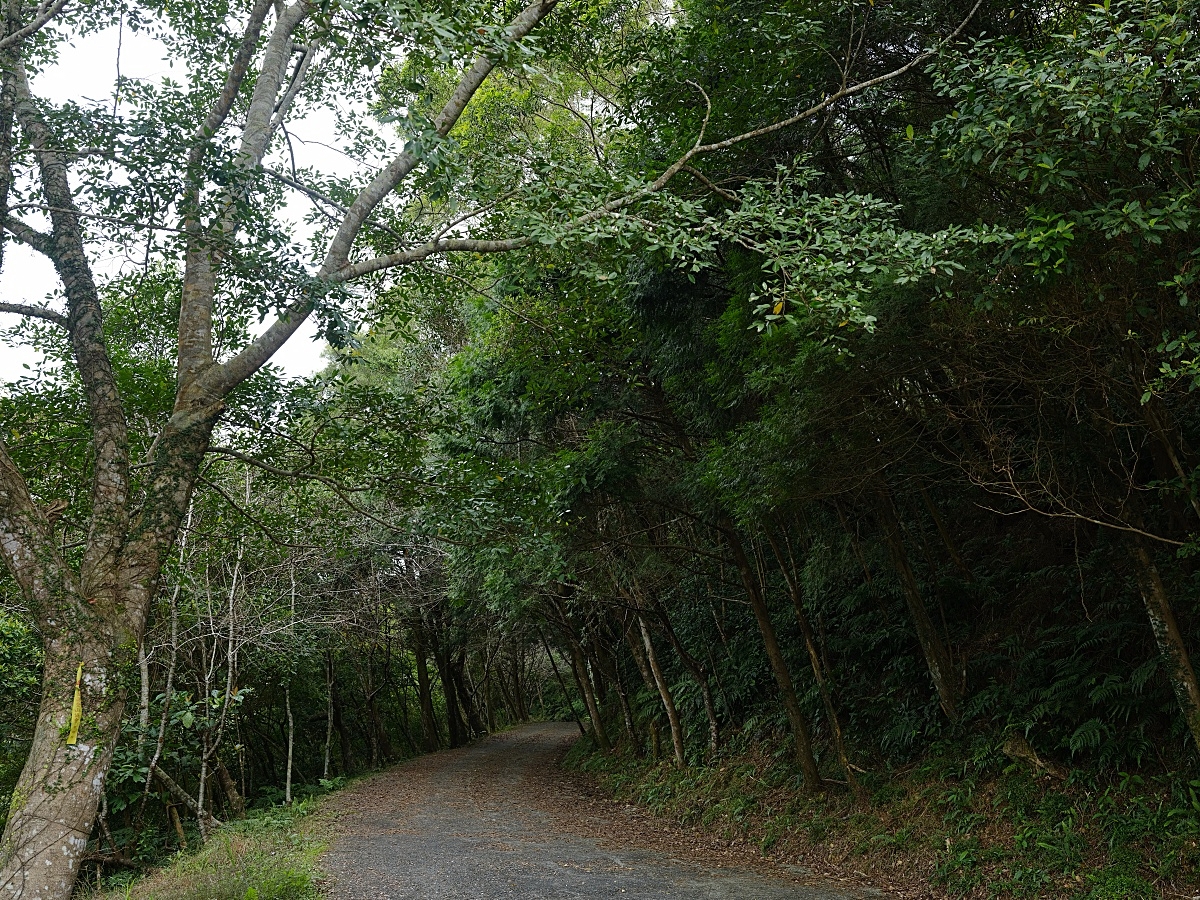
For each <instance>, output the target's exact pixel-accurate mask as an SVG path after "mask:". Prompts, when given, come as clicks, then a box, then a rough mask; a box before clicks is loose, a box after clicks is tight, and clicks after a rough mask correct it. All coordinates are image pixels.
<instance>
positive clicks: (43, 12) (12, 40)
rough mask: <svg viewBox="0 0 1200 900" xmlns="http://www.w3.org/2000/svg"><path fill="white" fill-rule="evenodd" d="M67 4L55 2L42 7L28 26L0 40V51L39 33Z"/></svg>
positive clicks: (65, 0)
mask: <svg viewBox="0 0 1200 900" xmlns="http://www.w3.org/2000/svg"><path fill="white" fill-rule="evenodd" d="M68 2H69V0H55V2H54V3H51V4H50V5H48V6H44V7H42V8H41V9H40V11H39V12H38V13H37V14H36V16H35V18H34V20H33V21H32V22H30V23H29V24H28V25H26V26H24V27H23V28H18V29H17V30H16V31H14V32H13V33H12V34H6V35H5V36H4V37H2V38H0V50H3V49H5V48H6V47H12V46H13V45H15V44H17V43H19V42H20V41H23V40H25V38H27V37H29V36H30V35H32V34H36V33H37V32H39V31H41V30H42V28H44V27H45V26H46V23H48V22H49V21H50V20H51V19H53V18H54V17H55V16H57V15H58V14H59V13H60V12H62V11H63V7H65V6H66V5H67V3H68Z"/></svg>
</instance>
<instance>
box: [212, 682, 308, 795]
mask: <svg viewBox="0 0 1200 900" xmlns="http://www.w3.org/2000/svg"><path fill="white" fill-rule="evenodd" d="M283 702H284V706H286V707H287V767H286V768H285V770H284V776H283V802H284V803H285V804H286V805H288V806H291V805H292V752H293V749H294V748H295V745H296V719H295V717H294V716H293V715H292V686H291V685H290V684H288V685H284V688H283ZM222 768H224V767H222Z"/></svg>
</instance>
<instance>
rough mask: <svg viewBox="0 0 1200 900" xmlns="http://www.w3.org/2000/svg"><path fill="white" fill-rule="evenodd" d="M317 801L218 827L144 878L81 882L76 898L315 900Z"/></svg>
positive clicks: (263, 812)
mask: <svg viewBox="0 0 1200 900" xmlns="http://www.w3.org/2000/svg"><path fill="white" fill-rule="evenodd" d="M317 802H318V801H317V799H316V798H315V797H314V798H306V799H304V800H301V801H300V802H298V803H295V804H293V805H292V806H291V807H285V806H278V807H273V808H271V809H267V810H259V811H255V812H254V813H252V814H251V815H250V816H249V817H248V818H246V819H244V820H242V821H240V822H232V823H229V824H226V825H224V826H222V827H221V828H219V829H217V830H216V832H215V833H214V834H213V835H212V837H211V838H210V839H209V840H208V842H207V843H205V844H204V845H203V847H201V849H200V850H198V851H197V852H195V853H188V852H185V851H181V852H179V853H177V854H176V855H175V857H174V858H173V859H172V860H171V861H170V862H169V863H167V864H166V865H165V866H164V867H162V868H160V869H157V870H155V871H153V872H151V873H150V874H148V875H145V876H138V875H136V874H134V873H129V874H127V875H124V876H122V875H115V876H112V877H109V878H106V879H105V881H104V883H103V885H102V886H99V887H98V886H96V885H82V884H81V886H80V889H79V890H78V891H77V897H79V898H80V900H83V898H86V900H317V898H318V897H320V893H319V892H318V890H317V887H316V883H315V877H316V872H317V870H316V858H317V856H318V854H320V852H321V851H322V849H324V845H323V843H322V840H321V838H320V835H319V833H318V829H316V828H315V827H313V822H312V821H311V819H312V817H311V815H310V814H311V813H312V812H313V811H314V809H315V808H316V806H317Z"/></svg>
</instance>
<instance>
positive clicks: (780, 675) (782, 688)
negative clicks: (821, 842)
mask: <svg viewBox="0 0 1200 900" xmlns="http://www.w3.org/2000/svg"><path fill="white" fill-rule="evenodd" d="M724 532H725V538H726V540H727V541H728V543H729V549H730V552H731V553H732V554H733V562H734V565H735V566H736V567H737V570H738V574H739V575H741V577H742V586H743V587H744V588H745V589H746V595H747V596H748V597H749V598H750V608H751V609H752V610H753V611H754V619H755V621H756V622H757V623H758V630H759V633H760V634H761V635H762V641H763V647H764V648H765V649H766V651H767V660H768V662H770V664H771V672H772V673H774V675H775V683H776V684H777V685H778V686H779V696H780V697H781V699H782V700H783V708H784V711H785V712H786V713H787V717H788V722H789V723H790V724H791V727H792V739H793V740H794V742H795V751H796V762H797V763H798V764H799V766H800V772H801V774H802V775H803V777H804V785H805V787H807V788H808V789H809V790H810V791H817V790H820V789H821V785H822V781H821V773H820V771H819V770H818V769H817V760H816V758H815V757H814V756H813V750H812V737H811V736H810V734H809V731H808V724H807V723H806V722H805V721H804V714H803V713H802V712H801V711H800V700H799V698H798V697H797V696H796V686H795V683H794V682H793V681H792V674H791V672H789V671H788V667H787V662H786V661H785V660H784V658H783V653H782V651H781V650H780V649H779V641H778V640H777V639H776V637H775V626H774V625H772V624H771V613H770V611H769V610H768V609H767V602H766V600H765V599H763V595H762V591H761V590H760V589H759V586H758V581H757V580H756V577H755V574H754V570H753V568H751V566H750V560H749V558H748V557H747V556H746V551H745V549H744V548H743V547H742V542H741V539H740V538H739V537H738V535H737V531H736V530H735V529H734V527H733V523H732V522H730V521H728V520H726V522H725V527H724Z"/></svg>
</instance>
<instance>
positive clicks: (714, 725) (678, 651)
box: [655, 603, 721, 753]
mask: <svg viewBox="0 0 1200 900" xmlns="http://www.w3.org/2000/svg"><path fill="white" fill-rule="evenodd" d="M655 606H656V608H657V610H658V617H659V619H661V621H662V624H663V631H665V632H666V635H667V639H668V640H669V641H670V642H671V646H672V647H673V648H674V649H675V655H676V656H678V657H679V660H680V662H682V663H683V665H684V668H686V669H687V670H688V672H690V673H691V675H692V679H693V680H694V681H695V682H696V686H697V687H699V688H700V697H701V699H702V700H703V701H704V716H705V718H707V719H708V749H709V751H710V752H711V753H716V752H717V751H718V750H720V749H721V725H720V721H719V720H718V719H717V705H716V704H715V703H714V702H713V695H712V688H711V686H710V685H709V683H708V671H707V670H706V669H705V667H704V665H703V664H702V663H701V662H700V660H698V659H696V657H694V656H692V654H691V653H689V652H688V651H687V648H686V647H684V646H683V642H682V641H680V640H679V636H678V635H677V634H676V633H675V628H674V627H673V626H672V625H671V617H670V616H669V615H668V614H667V611H666V609H664V608H663V605H662V604H661V603H656V604H655Z"/></svg>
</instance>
